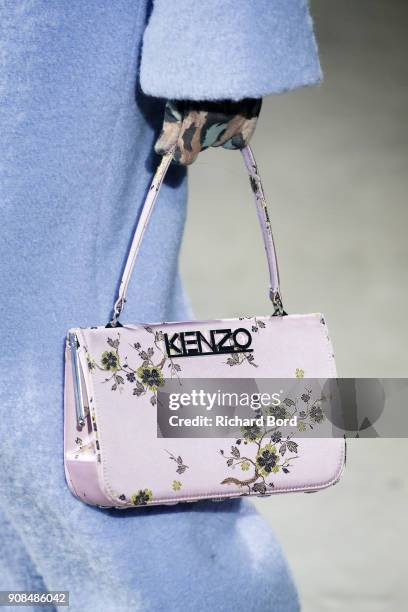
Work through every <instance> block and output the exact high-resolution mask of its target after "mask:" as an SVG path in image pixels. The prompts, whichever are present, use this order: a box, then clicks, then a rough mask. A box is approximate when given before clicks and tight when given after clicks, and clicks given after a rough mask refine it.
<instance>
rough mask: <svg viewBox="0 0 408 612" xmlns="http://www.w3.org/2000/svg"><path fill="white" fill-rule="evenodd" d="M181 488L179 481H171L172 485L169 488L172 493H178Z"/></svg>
mask: <svg viewBox="0 0 408 612" xmlns="http://www.w3.org/2000/svg"><path fill="white" fill-rule="evenodd" d="M182 486H183V485H182V483H181V482H180V480H173V484H172V485H171V488H172V489H173V491H180V489H181V487H182Z"/></svg>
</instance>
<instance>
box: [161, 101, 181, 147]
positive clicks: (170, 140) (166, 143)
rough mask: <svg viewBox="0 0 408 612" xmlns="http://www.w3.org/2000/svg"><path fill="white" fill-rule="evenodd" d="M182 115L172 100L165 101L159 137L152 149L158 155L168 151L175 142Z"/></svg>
mask: <svg viewBox="0 0 408 612" xmlns="http://www.w3.org/2000/svg"><path fill="white" fill-rule="evenodd" d="M182 119H183V115H182V112H181V110H180V108H179V106H178V104H177V102H174V101H167V102H166V107H165V111H164V120H163V127H162V130H161V132H160V135H159V138H158V139H157V141H156V144H155V145H154V150H155V151H156V153H157V154H158V155H164V154H165V153H168V152H169V151H170V149H171V148H172V147H173V146H174V145H175V144H176V142H177V139H178V137H179V134H180V130H181V126H182Z"/></svg>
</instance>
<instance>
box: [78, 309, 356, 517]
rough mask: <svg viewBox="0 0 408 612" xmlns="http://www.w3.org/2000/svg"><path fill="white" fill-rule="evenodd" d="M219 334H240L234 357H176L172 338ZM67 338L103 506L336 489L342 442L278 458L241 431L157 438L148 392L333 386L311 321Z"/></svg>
mask: <svg viewBox="0 0 408 612" xmlns="http://www.w3.org/2000/svg"><path fill="white" fill-rule="evenodd" d="M226 330H231V333H232V334H233V333H234V332H236V331H237V330H240V331H238V334H240V335H241V336H240V337H241V339H240V340H239V342H241V344H242V346H243V347H244V348H243V350H242V351H241V352H235V351H234V352H233V353H231V354H228V353H222V352H221V353H219V354H214V353H208V352H207V346H206V345H205V346H204V350H201V353H197V344H194V343H193V342H192V341H191V336H189V339H190V342H191V344H190V345H187V349H186V347H184V349H186V350H184V353H182V354H180V353H178V351H182V348H183V347H182V344H181V343H180V338H181V337H182V336H181V333H182V332H184V333H191V332H194V333H196V332H200V335H201V336H202V337H203V338H210V337H211V334H212V333H213V332H214V331H215V332H216V333H221V332H226ZM71 331H74V332H75V333H76V334H77V337H78V340H79V349H78V355H79V359H80V363H81V368H82V372H83V380H84V383H85V387H86V394H87V396H88V398H89V403H90V410H91V415H92V418H93V420H94V423H95V429H96V430H97V437H98V442H97V454H98V465H99V470H100V471H99V478H100V481H101V485H102V487H103V489H104V490H105V493H106V495H107V496H108V497H109V498H110V499H111V501H112V505H115V506H122V505H143V504H145V503H171V502H178V501H188V500H191V501H193V500H197V499H201V498H205V497H211V498H222V497H227V496H228V497H230V496H234V495H237V496H238V495H246V494H268V493H273V492H279V491H295V490H308V489H310V490H316V489H319V488H322V487H324V486H327V485H328V484H331V483H334V482H336V481H337V480H338V478H339V476H340V472H341V469H342V465H343V461H344V441H343V440H342V439H328V438H319V439H313V440H311V439H305V438H302V439H296V438H295V437H294V438H293V439H292V442H293V443H294V444H290V445H289V447H290V449H289V448H287V446H288V445H286V451H285V453H284V454H282V444H283V442H284V441H283V440H282V441H280V442H279V441H278V442H274V441H273V440H271V436H272V434H271V432H269V433H266V432H267V429H266V428H265V431H263V430H261V431H259V432H257V433H256V432H255V433H256V435H255V434H254V432H252V434H251V432H250V431H249V430H247V429H246V428H243V429H242V435H241V439H238V442H237V439H236V438H234V439H232V438H177V437H174V438H163V437H158V435H157V411H158V409H159V410H160V407H159V408H158V406H157V392H158V390H160V387H161V386H162V385H163V382H164V380H165V379H167V378H174V379H177V380H179V382H180V389H181V391H182V385H183V379H189V378H235V379H239V378H296V377H307V378H328V377H335V376H336V369H335V363H334V357H333V351H332V347H331V343H330V339H329V335H328V331H327V327H326V325H325V322H324V319H323V317H322V316H321V315H320V314H311V315H290V316H284V317H274V316H270V317H253V318H244V319H224V320H216V321H205V322H197V321H192V322H177V323H166V324H165V323H161V324H152V325H125V326H123V327H117V328H110V329H109V328H105V327H98V328H90V329H89V328H88V329H75V330H71ZM246 332H247V333H246ZM237 337H238V336H237ZM249 337H250V339H251V343H250V346H249V345H248V338H249ZM246 349H248V350H246ZM188 350H192V354H191V355H189V354H188ZM194 351H196V352H194ZM169 354H170V356H169ZM275 431H276V428H275ZM275 438H276V437H275ZM265 458H266V459H265ZM295 459H296V460H295Z"/></svg>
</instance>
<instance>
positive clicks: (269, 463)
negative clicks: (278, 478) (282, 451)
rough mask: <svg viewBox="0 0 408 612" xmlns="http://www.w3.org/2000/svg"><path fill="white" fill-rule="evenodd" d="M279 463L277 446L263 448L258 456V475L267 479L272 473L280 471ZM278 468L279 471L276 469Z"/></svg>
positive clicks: (270, 445) (266, 445) (268, 445)
mask: <svg viewBox="0 0 408 612" xmlns="http://www.w3.org/2000/svg"><path fill="white" fill-rule="evenodd" d="M278 461H279V457H278V453H277V451H276V447H275V446H273V445H272V444H265V445H264V446H261V448H260V449H259V451H258V454H257V456H256V466H257V469H258V473H259V474H260V475H261V476H264V477H265V478H267V477H268V476H269V474H270V473H271V472H277V471H278V470H279V467H278V465H277V463H278ZM276 467H277V468H278V469H277V470H276V469H274V468H276Z"/></svg>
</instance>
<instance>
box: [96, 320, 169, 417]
mask: <svg viewBox="0 0 408 612" xmlns="http://www.w3.org/2000/svg"><path fill="white" fill-rule="evenodd" d="M145 330H146V331H147V332H149V333H151V334H153V345H154V346H149V347H147V348H143V347H142V346H141V344H140V342H135V343H134V344H132V345H130V346H131V348H132V349H133V350H134V351H135V352H136V354H137V356H138V358H139V359H140V360H141V364H140V365H138V366H136V367H132V366H131V365H130V364H129V361H128V357H127V356H125V357H124V358H123V359H121V357H120V354H119V347H120V332H118V335H117V338H115V339H113V338H108V339H107V344H108V346H109V349H107V350H106V351H104V352H103V353H102V355H101V357H100V362H99V364H98V362H97V361H96V360H95V359H93V358H92V357H91V355H90V354H89V352H88V350H87V349H86V348H85V355H86V360H87V364H88V369H89V370H90V371H93V370H95V369H96V368H98V369H99V370H103V371H105V372H108V373H110V376H109V377H108V378H105V381H104V382H106V383H109V382H112V386H111V390H112V391H117V390H119V391H122V389H123V386H124V385H125V384H127V383H130V384H131V385H134V387H133V395H135V396H137V397H139V396H140V395H144V394H145V393H151V396H150V403H151V404H152V405H153V406H154V405H156V403H157V390H158V388H159V387H162V386H163V385H164V374H163V370H164V367H165V365H166V364H167V367H168V368H169V370H170V376H171V377H173V376H177V377H178V373H179V372H180V371H181V366H180V365H179V364H178V363H174V362H173V360H172V359H171V357H168V356H167V355H166V354H165V353H164V352H163V350H162V348H161V347H160V345H159V342H161V341H162V340H163V332H161V331H156V332H155V331H153V329H152V328H151V327H148V326H147V327H145Z"/></svg>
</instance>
